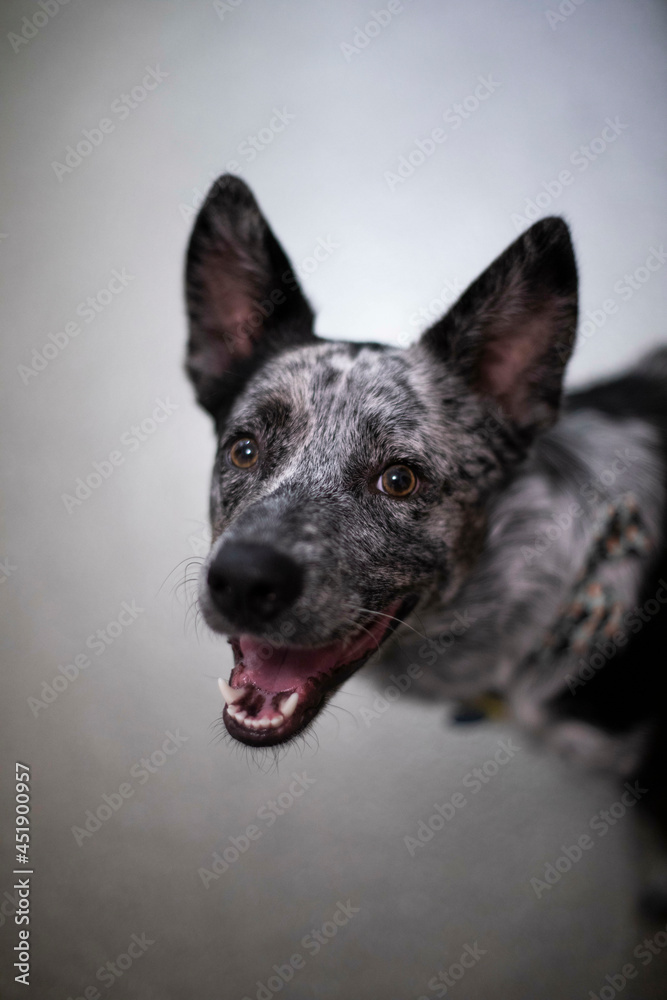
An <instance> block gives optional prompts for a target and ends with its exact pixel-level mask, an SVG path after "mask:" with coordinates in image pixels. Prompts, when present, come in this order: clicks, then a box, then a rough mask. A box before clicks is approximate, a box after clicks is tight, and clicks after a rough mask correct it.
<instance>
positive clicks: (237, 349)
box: [185, 174, 315, 418]
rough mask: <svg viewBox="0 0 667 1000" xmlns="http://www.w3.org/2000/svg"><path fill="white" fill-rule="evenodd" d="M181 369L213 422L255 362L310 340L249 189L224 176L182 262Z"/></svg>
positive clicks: (306, 311) (290, 278) (303, 306)
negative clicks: (186, 329) (186, 325)
mask: <svg viewBox="0 0 667 1000" xmlns="http://www.w3.org/2000/svg"><path fill="white" fill-rule="evenodd" d="M185 284H186V300H187V311H188V318H189V321H190V336H189V341H188V354H187V364H186V367H187V371H188V374H189V375H190V378H191V379H192V381H193V383H194V386H195V389H196V392H197V398H198V400H199V402H200V403H201V405H202V406H203V407H204V408H205V409H207V410H208V411H209V412H210V413H211V414H213V415H214V416H216V417H218V418H219V417H220V415H221V411H224V410H225V408H226V407H228V406H229V404H230V403H231V401H232V400H233V398H234V396H235V394H236V393H237V392H238V390H239V389H240V388H241V387H242V385H243V382H244V380H245V378H246V377H247V375H248V374H249V373H250V371H251V370H252V369H253V367H254V366H255V364H256V363H257V361H258V360H260V359H261V358H263V357H266V356H268V355H269V354H270V353H271V352H273V351H277V350H280V349H282V348H284V347H287V346H292V345H296V344H299V343H307V342H309V341H314V340H315V336H314V334H313V312H312V309H311V308H310V306H309V304H308V302H307V301H306V299H305V297H304V295H303V293H302V292H301V289H300V288H299V285H298V283H297V281H296V278H295V277H294V273H293V271H292V267H291V265H290V262H289V260H288V259H287V257H286V255H285V252H284V251H283V249H282V247H281V246H280V244H279V243H278V241H277V239H276V238H275V236H274V235H273V233H272V232H271V229H270V228H269V225H268V223H267V222H266V220H265V219H264V217H263V215H262V213H261V211H260V209H259V206H258V204H257V202H256V201H255V199H254V197H253V195H252V193H251V191H250V189H249V188H248V187H247V186H246V184H245V183H244V182H243V181H242V180H240V178H238V177H233V176H232V175H231V174H225V175H223V176H222V177H220V178H218V180H217V181H216V182H215V183H214V185H213V187H212V188H211V190H210V191H209V193H208V195H207V197H206V201H205V202H204V204H203V206H202V208H201V210H200V212H199V215H198V216H197V219H196V221H195V225H194V229H193V231H192V236H191V237H190V244H189V246H188V252H187V261H186V274H185Z"/></svg>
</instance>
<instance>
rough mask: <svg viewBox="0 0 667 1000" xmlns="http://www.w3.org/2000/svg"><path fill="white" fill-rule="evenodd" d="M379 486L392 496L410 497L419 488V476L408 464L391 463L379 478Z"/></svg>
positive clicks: (382, 490)
mask: <svg viewBox="0 0 667 1000" xmlns="http://www.w3.org/2000/svg"><path fill="white" fill-rule="evenodd" d="M377 488H378V489H379V490H380V492H381V493H386V494H387V495H388V496H390V497H409V496H410V494H411V493H414V491H415V490H416V489H417V477H416V476H415V474H414V472H413V471H412V469H411V468H410V467H409V466H408V465H390V466H389V468H388V469H385V471H384V472H383V473H382V475H381V476H380V478H379V479H378V483H377Z"/></svg>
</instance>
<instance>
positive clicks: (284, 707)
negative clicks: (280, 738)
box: [280, 691, 299, 719]
mask: <svg viewBox="0 0 667 1000" xmlns="http://www.w3.org/2000/svg"><path fill="white" fill-rule="evenodd" d="M298 704H299V695H298V694H297V693H296V691H293V692H292V694H291V695H290V696H289V698H285V699H284V701H282V702H281V704H280V711H281V712H282V713H283V717H284V718H285V719H289V717H290V716H291V715H294V710H295V708H296V706H297V705H298Z"/></svg>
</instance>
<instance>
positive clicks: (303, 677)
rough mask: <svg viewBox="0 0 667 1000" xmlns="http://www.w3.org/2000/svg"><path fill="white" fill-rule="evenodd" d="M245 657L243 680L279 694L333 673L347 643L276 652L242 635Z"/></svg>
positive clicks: (240, 640)
mask: <svg viewBox="0 0 667 1000" xmlns="http://www.w3.org/2000/svg"><path fill="white" fill-rule="evenodd" d="M239 645H240V647H241V654H242V657H243V668H242V670H243V672H242V674H241V678H240V679H241V680H242V681H243V682H247V681H250V682H251V683H252V684H255V685H256V687H258V688H261V689H262V690H263V691H269V692H271V693H276V692H278V691H291V690H292V689H293V688H296V687H301V686H302V685H303V684H305V683H306V681H307V680H308V678H309V677H316V676H317V675H318V674H322V673H327V674H328V673H331V671H332V670H333V669H334V667H335V666H336V665H337V663H338V662H339V660H340V658H341V656H342V655H343V649H344V647H343V643H342V642H332V643H329V645H328V646H321V647H320V648H319V649H298V648H295V647H291V648H289V649H287V648H285V647H283V648H282V649H274V648H273V647H272V646H270V645H269V643H268V642H263V641H262V640H261V639H253V638H252V636H249V635H241V636H239Z"/></svg>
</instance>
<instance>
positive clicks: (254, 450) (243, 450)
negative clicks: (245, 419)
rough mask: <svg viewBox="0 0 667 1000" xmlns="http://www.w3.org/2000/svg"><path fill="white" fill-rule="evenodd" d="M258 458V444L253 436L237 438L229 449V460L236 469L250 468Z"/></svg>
mask: <svg viewBox="0 0 667 1000" xmlns="http://www.w3.org/2000/svg"><path fill="white" fill-rule="evenodd" d="M258 458H259V446H258V444H257V442H256V441H255V439H254V438H251V437H244V438H239V439H238V441H235V442H234V444H233V445H232V446H231V448H230V449H229V460H230V462H231V463H232V465H235V466H236V468H237V469H250V468H252V466H253V465H254V464H255V462H256V461H257V459H258Z"/></svg>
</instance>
